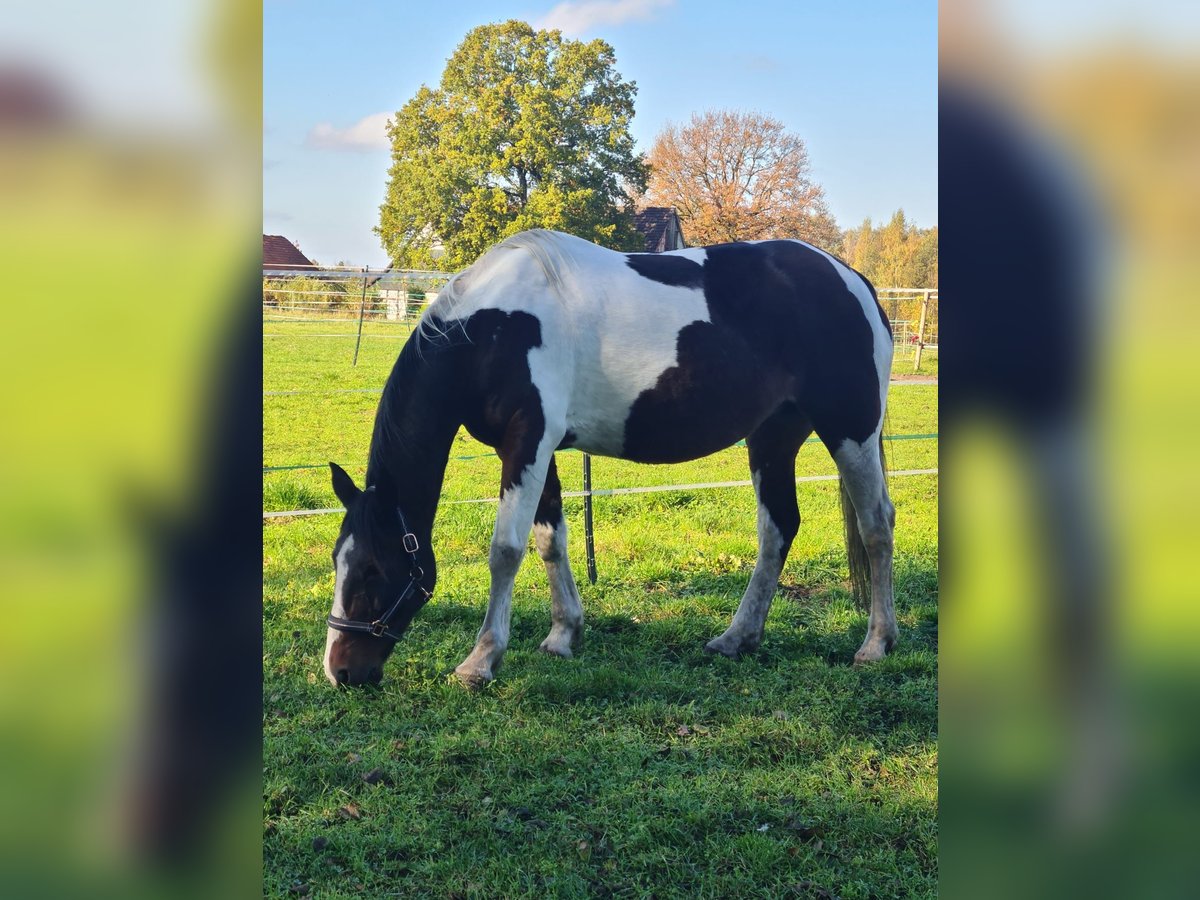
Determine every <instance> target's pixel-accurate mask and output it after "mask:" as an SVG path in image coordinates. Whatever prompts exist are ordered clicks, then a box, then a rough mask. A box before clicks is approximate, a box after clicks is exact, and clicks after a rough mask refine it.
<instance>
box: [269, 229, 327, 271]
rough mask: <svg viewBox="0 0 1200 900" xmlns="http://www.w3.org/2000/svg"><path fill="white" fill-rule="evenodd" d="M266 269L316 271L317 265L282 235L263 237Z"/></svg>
mask: <svg viewBox="0 0 1200 900" xmlns="http://www.w3.org/2000/svg"><path fill="white" fill-rule="evenodd" d="M263 268H264V269H300V268H303V269H315V268H317V264H316V263H314V262H313V261H312V260H311V259H309V258H308V257H307V256H305V255H304V254H303V253H301V252H300V248H299V247H297V246H296V245H295V244H293V243H292V242H291V241H289V240H288V239H287V238H285V237H284V236H283V235H281V234H264V235H263Z"/></svg>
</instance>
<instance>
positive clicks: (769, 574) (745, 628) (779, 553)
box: [707, 472, 785, 657]
mask: <svg viewBox="0 0 1200 900" xmlns="http://www.w3.org/2000/svg"><path fill="white" fill-rule="evenodd" d="M751 478H752V480H753V482H754V495H755V497H757V498H758V559H757V561H756V562H755V563H754V574H752V575H751V576H750V583H749V584H747V585H746V593H745V594H744V595H742V602H741V603H739V604H738V608H737V612H736V613H734V615H733V621H732V622H731V623H730V624H729V627H728V628H727V629H725V633H724V634H722V635H721V636H720V637H716V638H713V639H712V640H711V641H709V642H708V644H707V649H708V650H711V651H713V652H715V653H721V654H723V655H725V656H733V657H736V656H738V655H739V654H741V653H749V652H751V651H753V650H755V649H756V648H757V647H758V645H759V644H760V643H761V642H762V638H763V633H764V631H765V629H766V624H767V614H768V613H769V612H770V611H771V601H772V600H774V599H775V592H776V590H778V588H779V576H780V575H781V574H782V573H783V563H784V556H783V549H784V546H785V541H784V538H783V534H782V532H780V530H779V528H778V526H777V525H776V524H775V520H774V519H773V518H772V517H771V513H770V511H769V510H768V509H767V507H766V505H765V504H764V503H763V502H762V493H761V481H762V476H761V473H759V472H755V473H754V474H753V475H752V476H751Z"/></svg>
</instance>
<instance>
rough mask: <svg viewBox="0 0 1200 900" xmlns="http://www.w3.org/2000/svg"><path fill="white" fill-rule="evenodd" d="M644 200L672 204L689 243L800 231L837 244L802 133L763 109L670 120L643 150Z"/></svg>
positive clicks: (796, 235) (815, 241) (799, 235)
mask: <svg viewBox="0 0 1200 900" xmlns="http://www.w3.org/2000/svg"><path fill="white" fill-rule="evenodd" d="M648 162H649V163H650V182H649V187H648V190H647V192H646V196H645V201H646V202H647V203H650V204H655V205H662V206H674V207H675V208H676V210H678V212H679V218H680V221H681V222H682V224H683V232H684V235H685V237H686V238H687V240H688V243H690V244H694V245H701V244H717V243H722V242H724V241H740V240H755V239H759V238H800V239H802V240H806V241H809V242H810V243H813V244H816V245H817V246H819V247H822V248H825V249H828V250H836V249H839V248H840V246H841V231H840V230H839V229H838V227H837V223H835V222H834V220H833V217H832V216H831V215H830V214H829V210H828V208H827V207H826V205H825V192H824V190H823V189H822V188H821V186H820V185H818V184H816V183H814V182H813V181H812V179H811V178H810V174H809V161H808V150H807V148H806V147H805V145H804V141H803V140H801V139H800V138H799V137H798V136H797V135H794V134H790V133H789V132H788V131H787V130H786V129H785V128H784V126H783V123H781V122H780V121H778V120H777V119H774V118H772V117H770V116H767V115H762V114H760V113H754V112H740V111H737V110H708V111H706V112H703V113H698V114H693V115H692V118H691V121H690V122H689V123H688V124H687V125H683V126H676V125H668V126H667V127H666V128H664V129H663V130H662V131H661V132H660V133H659V135H658V137H657V138H655V141H654V146H653V147H652V148H651V150H650V154H649V156H648Z"/></svg>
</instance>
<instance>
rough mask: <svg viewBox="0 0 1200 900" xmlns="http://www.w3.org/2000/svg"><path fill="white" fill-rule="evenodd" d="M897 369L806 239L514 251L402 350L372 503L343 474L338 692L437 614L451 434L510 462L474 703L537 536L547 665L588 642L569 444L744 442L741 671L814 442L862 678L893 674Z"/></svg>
mask: <svg viewBox="0 0 1200 900" xmlns="http://www.w3.org/2000/svg"><path fill="white" fill-rule="evenodd" d="M891 361H892V335H891V327H890V325H889V323H888V320H887V316H886V315H885V314H884V312H883V309H882V308H881V307H880V306H879V303H878V301H877V299H876V297H875V291H874V289H873V288H872V286H871V284H870V283H869V282H868V281H867V280H866V279H865V278H864V277H863V276H861V275H859V274H858V273H857V272H855V271H854V270H853V269H851V268H849V267H848V266H847V265H845V264H844V263H842V262H841V261H840V260H838V259H836V258H834V257H833V256H831V255H829V254H828V253H825V252H824V251H822V250H819V249H817V248H815V247H812V246H810V245H808V244H805V243H802V242H800V241H791V240H771V241H761V242H744V243H732V244H721V245H717V246H713V247H697V248H691V249H685V250H674V251H670V252H667V253H656V254H648V253H618V252H615V251H612V250H607V249H604V248H602V247H598V246H596V245H595V244H591V243H589V242H587V241H584V240H582V239H580V238H576V237H572V236H570V235H566V234H561V233H558V232H553V231H542V230H534V231H525V232H521V233H520V234H517V235H514V236H512V237H510V238H508V239H506V240H504V241H502V242H501V243H499V244H497V245H496V246H495V247H493V248H492V249H491V250H490V251H488V253H487V254H485V255H484V256H483V257H482V258H481V259H480V260H478V261H477V262H476V263H475V264H474V265H472V266H471V267H470V268H468V269H466V270H464V271H462V272H460V273H458V274H457V275H455V276H454V277H453V278H451V280H450V281H449V282H448V283H447V285H446V287H445V288H444V289H443V290H442V292H441V293H440V294H439V296H438V298H437V300H435V301H434V302H433V303H432V304H431V305H430V306H429V308H428V309H427V310H426V311H425V313H424V315H423V316H422V319H421V322H420V323H419V325H418V327H417V328H416V329H415V330H414V331H413V334H412V335H411V337H410V338H409V340H408V342H407V343H406V344H405V346H404V348H403V350H401V352H400V356H399V358H398V359H397V360H396V364H395V367H394V368H393V370H392V373H391V376H390V377H389V378H388V381H387V385H386V386H385V388H384V391H383V396H382V398H381V399H380V402H379V409H378V412H377V414H376V418H375V427H374V433H373V436H372V440H371V451H370V458H369V461H368V464H367V475H366V488H365V489H363V490H360V489H359V488H358V487H357V486H356V485H355V484H354V482H353V481H352V480H351V478H350V476H348V475H347V474H346V473H345V472H344V471H343V470H342V469H341V468H339V467H338V466H337V465H336V464H334V463H330V467H331V469H332V475H333V489H334V492H335V493H336V494H337V496H338V498H339V499H340V500H341V502H342V503H343V504H344V505H345V507H346V514H345V518H344V520H343V521H342V527H341V532H340V534H339V535H338V539H337V543H336V544H335V546H334V550H333V562H334V569H335V581H334V597H333V610H332V612H331V614H330V616H329V619H328V625H329V630H328V637H327V640H326V647H325V673H326V675H327V676H328V678H329V680H330V681H331V682H332V683H334V684H351V685H352V684H361V683H377V682H378V681H380V679H381V678H382V676H383V665H384V662H385V661H386V659H387V657H388V655H389V654H390V653H391V651H392V649H393V647H394V646H395V644H396V641H397V640H399V638H400V636H401V635H402V634H403V632H404V630H405V628H407V627H408V625H409V623H410V622H411V621H412V619H413V617H414V616H415V615H416V614H417V612H418V611H419V610H420V609H421V607H422V606H424V604H425V603H426V602H427V601H428V599H429V598H430V597H431V596H432V594H433V589H434V583H435V581H436V577H437V574H436V572H437V570H436V566H435V561H434V554H433V549H432V547H431V546H430V536H431V534H432V530H433V520H434V514H435V512H436V509H437V504H438V497H439V495H440V493H441V488H442V479H443V477H444V474H445V469H446V462H447V460H448V457H449V454H450V446H451V442H452V441H453V439H454V436H455V434H456V433H457V432H458V429H459V428H460V427H465V428H466V429H467V431H468V432H469V433H470V434H471V435H472V436H474V437H475V438H476V439H478V440H479V441H481V442H483V443H485V444H487V445H489V446H491V447H493V448H495V450H496V452H497V454H498V455H499V457H500V460H501V463H502V466H501V477H500V504H499V511H498V512H497V515H496V528H495V533H494V535H493V537H492V543H491V552H490V555H489V566H490V569H491V590H490V593H489V595H488V606H487V613H486V614H485V616H484V620H483V626H482V627H481V628H480V630H479V635H478V638H477V640H476V643H475V648H474V649H473V650H472V651H471V653H470V655H469V656H467V658H466V659H465V660H464V661H463V663H462V664H461V665H459V666H458V668H457V669H456V670H455V671H456V672H457V674H458V676H459V678H460V679H462V680H463V681H464V682H465V683H467V684H468V685H471V686H478V685H481V684H484V683H486V682H488V681H490V680H491V679H492V678H493V677H494V675H495V672H496V669H497V667H498V666H499V664H500V660H501V658H502V657H503V655H504V651H505V649H506V648H507V647H508V639H509V618H510V612H511V605H512V592H513V581H514V579H515V577H516V573H517V569H518V567H519V566H520V565H521V561H522V559H523V558H524V556H525V551H526V547H527V544H528V541H529V534H530V531H532V532H533V535H534V538H535V543H536V545H537V550H538V554H539V555H540V556H541V558H542V560H543V562H544V563H545V565H546V574H547V576H548V577H549V581H550V598H551V622H552V624H551V627H550V634H549V635H548V636H547V638H546V639H545V640H544V641H543V642H542V644H541V649H542V650H544V651H546V652H547V653H551V654H555V655H557V656H564V657H569V656H571V648H572V645H573V644H575V642H576V641H577V639H578V638H579V637H580V635H581V633H582V629H583V607H582V604H581V602H580V597H579V590H578V589H577V588H576V586H575V579H574V578H573V577H572V575H571V567H570V564H569V562H568V560H567V529H566V522H565V520H564V518H563V510H562V494H561V487H560V484H559V480H558V474H557V472H556V470H555V465H554V452H555V451H556V450H562V449H565V448H568V447H574V448H577V449H579V450H583V451H585V452H587V453H592V454H596V455H600V456H612V457H617V458H620V459H627V460H633V461H635V462H645V463H672V462H683V461H686V460H692V459H697V458H699V457H702V456H706V455H708V454H711V453H714V452H716V451H718V450H721V449H724V448H726V447H729V446H731V445H732V444H734V443H736V442H737V441H739V440H741V439H743V438H744V439H745V440H746V446H747V448H748V450H749V458H750V471H751V474H752V478H753V483H754V490H755V495H756V497H757V500H758V550H759V552H758V560H757V562H756V564H755V567H754V573H753V574H752V575H751V577H750V583H749V585H748V586H747V588H746V593H745V595H744V596H743V597H742V600H741V603H740V605H739V606H738V609H737V612H736V614H735V615H734V617H733V622H732V624H731V625H730V626H729V628H728V629H727V630H726V631H725V633H724V634H722V635H720V636H719V637H716V638H714V639H713V640H711V641H709V643H708V644H707V646H706V649H708V650H709V651H712V652H715V653H721V654H724V655H726V656H730V657H736V656H738V655H739V654H741V653H745V652H748V651H751V650H753V649H755V648H756V647H757V646H758V644H759V642H760V641H761V640H762V638H763V631H764V624H765V621H766V618H767V612H768V610H769V609H770V606H771V600H772V598H773V597H774V594H775V591H776V588H777V587H778V583H779V576H780V573H781V571H782V569H783V565H784V561H785V560H786V558H787V553H788V549H789V547H790V546H791V543H792V539H793V538H794V537H795V535H796V532H797V530H798V528H799V525H800V513H799V509H798V507H797V504H796V480H795V461H796V454H797V452H798V451H799V449H800V445H801V444H803V443H804V441H805V439H806V438H808V437H809V436H810V435H811V434H812V433H813V432H815V433H816V434H817V436H818V437H819V438H820V439H821V441H822V442H823V443H824V444H825V447H826V448H827V449H828V451H829V453H830V454H831V455H832V457H833V459H834V461H835V463H836V464H837V468H838V472H839V473H840V476H841V483H842V506H843V513H844V518H845V523H846V539H847V548H848V551H849V553H848V555H849V559H850V568H851V576H852V580H853V581H854V583H855V584H856V585H859V586H865V585H866V584H867V583H868V582H869V585H870V595H871V607H870V608H871V612H870V620H869V622H868V625H867V633H866V638H865V639H864V641H863V643H862V646H861V647H860V648H859V650H858V652H857V653H856V654H855V661H856V662H866V661H871V660H877V659H880V658H882V657H883V656H884V655H885V654H886V653H887V652H888V651H889V650H890V649H891V648H892V646H893V644H894V643H895V641H896V637H897V629H896V618H895V613H894V612H893V608H892V531H893V525H894V522H895V510H894V507H893V506H892V503H891V500H890V499H889V497H888V492H887V484H886V478H885V471H884V461H883V449H882V444H881V437H882V430H883V419H884V409H885V406H886V403H887V389H888V378H889V374H890V371H891ZM862 589H863V590H865V587H863V588H862Z"/></svg>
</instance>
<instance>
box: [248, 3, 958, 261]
mask: <svg viewBox="0 0 1200 900" xmlns="http://www.w3.org/2000/svg"><path fill="white" fill-rule="evenodd" d="M506 19H523V20H525V21H528V22H531V23H532V24H534V25H536V26H539V27H557V28H560V29H562V31H563V32H564V35H566V36H568V37H572V38H580V39H584V40H591V39H593V38H597V37H598V38H602V39H604V40H605V41H607V42H608V43H609V44H611V45H612V46H613V48H614V50H615V52H616V60H617V63H616V68H617V70H618V71H619V72H620V73H621V75H622V76H623V77H624V78H626V79H628V80H633V81H635V82H636V83H637V86H638V94H637V100H636V106H635V109H636V115H635V118H634V121H633V125H632V131H633V135H634V137H635V139H636V140H637V148H638V150H639V151H647V150H649V149H650V146H651V144H652V143H653V141H654V136H655V135H656V134H657V133H658V132H659V130H660V129H662V128H663V126H664V125H666V124H667V123H668V122H675V123H682V122H686V121H687V120H688V118H689V117H690V116H691V114H692V113H694V112H701V111H703V110H705V109H710V108H721V107H727V108H737V109H744V110H755V111H758V112H761V113H766V114H769V115H771V116H774V117H775V118H777V119H779V120H780V121H782V122H783V124H784V125H785V127H786V128H787V129H788V130H789V131H791V132H793V133H795V134H798V135H799V136H800V137H801V138H803V139H804V141H805V143H806V144H807V146H808V152H809V159H810V162H811V164H812V177H813V178H814V180H815V181H816V182H817V183H819V184H821V185H822V186H823V187H824V188H825V192H826V197H827V200H828V203H829V208H830V211H831V212H832V213H833V215H834V217H835V218H836V219H837V222H838V224H839V225H840V226H842V227H843V228H847V227H851V226H855V225H858V224H859V223H861V222H862V220H863V219H864V218H867V217H870V218H871V219H873V220H874V221H875V222H879V221H881V220H886V219H888V218H890V217H891V215H892V213H893V212H894V211H895V210H896V209H899V208H903V209H904V212H905V214H906V215H907V216H908V218H909V220H910V221H912V222H914V223H915V224H917V225H919V226H922V227H927V226H930V225H935V224H937V200H938V197H937V4H936V2H934V0H890V2H889V0H855V2H852V3H847V2H843V0H747V2H741V3H739V2H727V0H721V2H699V0H567V2H557V3H556V2H553V0H549V2H548V0H523V2H522V0H518V2H515V3H513V2H507V0H490V2H475V0H456V2H445V3H436V4H435V3H419V4H417V3H402V2H401V3H398V2H391V3H387V2H353V3H338V4H332V3H328V2H312V0H265V2H264V5H263V231H264V232H266V233H267V234H283V235H286V236H287V237H289V238H291V239H292V240H294V241H296V242H298V243H299V245H300V249H301V250H303V251H304V252H305V253H306V254H307V255H308V256H310V257H311V258H314V259H316V260H317V261H318V262H320V263H322V264H326V265H328V264H332V263H335V262H338V261H346V262H348V263H351V264H354V265H370V266H381V265H385V264H386V263H387V257H386V254H385V253H384V252H383V250H382V248H381V247H380V245H379V240H378V238H377V237H376V236H375V234H374V233H373V232H372V230H371V229H372V227H374V226H375V225H376V224H377V223H378V220H379V205H380V203H381V202H382V201H383V197H384V192H385V189H386V184H387V168H388V163H389V153H388V148H387V143H386V137H385V134H384V123H385V122H386V120H387V118H388V116H389V115H390V114H392V113H393V112H395V111H396V110H397V109H399V108H400V107H401V106H403V105H404V104H405V103H406V102H407V101H408V100H409V99H410V98H411V97H412V96H413V95H414V94H415V93H416V91H417V89H418V88H419V87H420V86H421V85H422V84H428V85H430V86H433V85H436V84H437V83H438V81H439V80H440V79H441V75H442V70H443V69H444V68H445V64H446V60H447V59H448V58H449V56H450V55H451V54H452V53H453V52H454V49H455V47H456V46H457V45H458V44H459V43H460V42H461V41H462V39H463V37H464V36H465V35H466V33H467V32H468V31H469V30H470V29H471V28H473V27H475V26H477V25H482V24H486V23H488V22H499V21H504V20H506Z"/></svg>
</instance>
